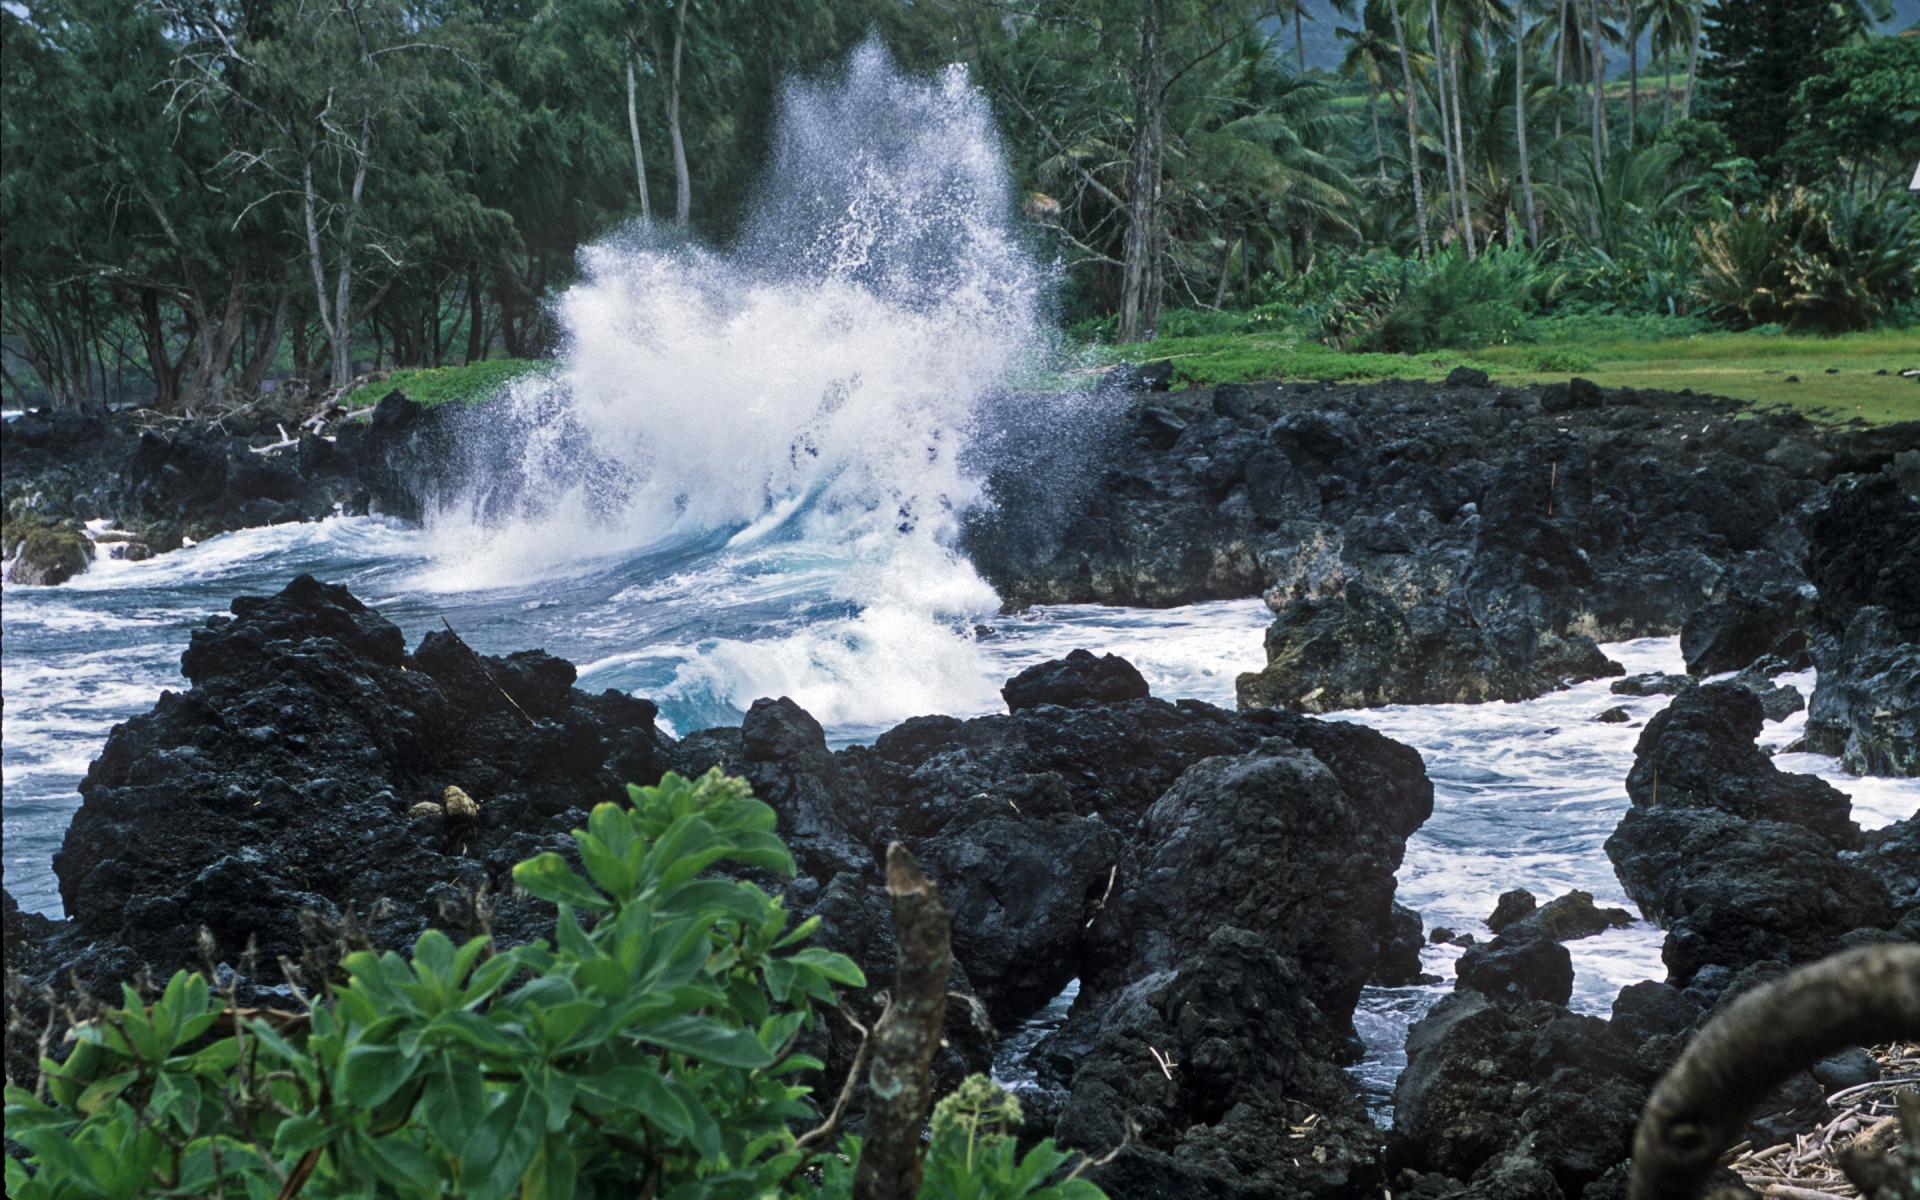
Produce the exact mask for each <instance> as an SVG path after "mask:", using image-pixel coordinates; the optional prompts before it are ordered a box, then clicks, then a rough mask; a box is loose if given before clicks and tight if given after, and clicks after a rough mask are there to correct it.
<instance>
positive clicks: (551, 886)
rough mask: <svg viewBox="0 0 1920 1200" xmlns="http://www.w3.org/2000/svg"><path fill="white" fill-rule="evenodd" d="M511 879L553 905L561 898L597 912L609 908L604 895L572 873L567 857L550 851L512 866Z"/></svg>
mask: <svg viewBox="0 0 1920 1200" xmlns="http://www.w3.org/2000/svg"><path fill="white" fill-rule="evenodd" d="M513 882H514V883H515V884H516V885H518V886H519V887H520V888H522V889H524V890H525V891H527V892H530V893H532V894H533V895H535V896H538V897H540V899H542V900H549V901H552V902H553V903H555V904H558V903H560V902H561V901H562V900H564V901H566V902H568V903H569V904H577V905H580V906H582V907H584V908H591V909H594V910H596V911H597V910H601V909H605V908H608V907H610V905H609V904H608V903H607V898H606V897H605V896H603V895H601V894H600V893H599V892H597V891H595V890H594V888H593V885H592V884H590V883H588V882H587V881H586V880H584V879H582V878H580V876H579V875H577V874H575V873H574V871H573V868H571V867H569V866H568V865H567V860H566V859H564V858H561V857H560V856H559V855H558V854H555V853H554V852H553V851H551V850H549V851H547V852H546V853H544V854H538V855H535V856H534V857H532V858H530V859H528V860H527V861H525V862H523V863H521V864H520V865H518V866H516V867H514V869H513Z"/></svg>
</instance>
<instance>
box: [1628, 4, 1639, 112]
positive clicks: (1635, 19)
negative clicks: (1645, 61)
mask: <svg viewBox="0 0 1920 1200" xmlns="http://www.w3.org/2000/svg"><path fill="white" fill-rule="evenodd" d="M1639 8H1640V6H1639V5H1638V4H1637V3H1634V2H1633V0H1628V5H1627V146H1628V147H1629V148H1631V147H1632V146H1633V142H1634V139H1635V138H1636V137H1637V136H1639V133H1640V12H1639Z"/></svg>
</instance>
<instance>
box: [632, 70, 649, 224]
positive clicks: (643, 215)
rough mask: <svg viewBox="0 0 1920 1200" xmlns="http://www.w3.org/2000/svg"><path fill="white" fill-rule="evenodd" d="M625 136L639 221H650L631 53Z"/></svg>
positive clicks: (638, 107) (644, 161) (645, 170)
mask: <svg viewBox="0 0 1920 1200" xmlns="http://www.w3.org/2000/svg"><path fill="white" fill-rule="evenodd" d="M627 136H628V137H630V138H631V139H632V140H633V174H634V177H635V178H636V179H638V180H639V184H640V219H641V220H642V221H650V220H652V219H653V212H652V210H651V208H650V206H649V205H648V203H647V160H646V159H644V158H642V157H641V156H640V106H639V103H638V102H637V100H636V99H635V95H634V87H633V51H632V50H628V51H627Z"/></svg>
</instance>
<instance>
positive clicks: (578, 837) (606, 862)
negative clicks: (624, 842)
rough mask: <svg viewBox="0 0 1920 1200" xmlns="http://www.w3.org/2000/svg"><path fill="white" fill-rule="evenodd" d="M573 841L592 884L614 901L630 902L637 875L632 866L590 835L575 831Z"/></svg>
mask: <svg viewBox="0 0 1920 1200" xmlns="http://www.w3.org/2000/svg"><path fill="white" fill-rule="evenodd" d="M623 823H624V818H623ZM573 840H574V842H575V844H577V845H578V846H579V847H580V861H581V863H582V864H584V865H585V866H586V868H587V874H588V875H590V876H592V877H593V881H594V883H596V884H598V885H599V886H600V889H601V890H602V891H604V892H606V893H607V895H609V896H612V897H613V898H614V899H615V900H631V899H632V898H633V893H634V884H635V881H636V876H637V874H638V873H637V872H636V871H635V870H634V865H633V864H631V863H629V862H627V860H626V858H625V856H623V855H621V854H617V853H615V852H614V851H613V850H611V849H609V848H608V847H607V845H606V843H604V842H602V841H601V840H600V839H599V838H597V837H595V836H594V835H592V834H591V833H582V832H580V831H579V830H575V831H574V835H573Z"/></svg>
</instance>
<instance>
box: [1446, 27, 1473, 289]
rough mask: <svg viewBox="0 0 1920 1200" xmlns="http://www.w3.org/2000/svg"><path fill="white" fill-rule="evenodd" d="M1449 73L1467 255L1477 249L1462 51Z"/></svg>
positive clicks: (1450, 65)
mask: <svg viewBox="0 0 1920 1200" xmlns="http://www.w3.org/2000/svg"><path fill="white" fill-rule="evenodd" d="M1450 59H1451V61H1450V62H1449V63H1448V69H1447V73H1448V75H1449V76H1450V77H1451V81H1452V84H1453V157H1454V160H1455V161H1456V162H1458V163H1459V164H1460V236H1461V237H1462V238H1464V239H1465V240H1466V243H1467V257H1468V258H1469V259H1471V258H1473V257H1474V255H1475V253H1476V251H1475V247H1474V237H1473V197H1472V195H1471V194H1470V193H1469V189H1468V186H1467V137H1466V133H1465V131H1464V129H1463V128H1462V126H1461V123H1460V108H1461V104H1460V53H1459V51H1457V50H1456V51H1455V52H1454V53H1453V54H1452V55H1451V56H1450Z"/></svg>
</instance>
